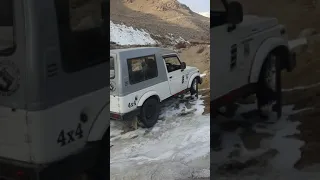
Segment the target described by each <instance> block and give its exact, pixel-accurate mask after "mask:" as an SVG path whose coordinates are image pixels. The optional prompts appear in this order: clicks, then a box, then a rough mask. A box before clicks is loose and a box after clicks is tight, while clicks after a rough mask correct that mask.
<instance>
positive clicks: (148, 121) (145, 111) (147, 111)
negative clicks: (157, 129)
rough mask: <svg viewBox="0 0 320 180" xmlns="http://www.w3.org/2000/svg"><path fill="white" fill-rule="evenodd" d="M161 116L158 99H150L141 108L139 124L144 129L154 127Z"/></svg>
mask: <svg viewBox="0 0 320 180" xmlns="http://www.w3.org/2000/svg"><path fill="white" fill-rule="evenodd" d="M159 114H160V102H159V101H158V99H156V98H153V97H151V98H149V99H147V100H146V101H145V102H144V103H143V106H142V107H141V111H140V115H139V122H140V123H139V124H140V125H141V126H142V127H146V128H150V127H153V126H154V125H155V124H156V123H157V122H158V118H159Z"/></svg>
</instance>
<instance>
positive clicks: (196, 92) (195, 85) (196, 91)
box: [190, 78, 199, 98]
mask: <svg viewBox="0 0 320 180" xmlns="http://www.w3.org/2000/svg"><path fill="white" fill-rule="evenodd" d="M190 93H191V95H196V97H197V98H198V96H199V81H198V78H194V79H193V80H192V83H191V87H190Z"/></svg>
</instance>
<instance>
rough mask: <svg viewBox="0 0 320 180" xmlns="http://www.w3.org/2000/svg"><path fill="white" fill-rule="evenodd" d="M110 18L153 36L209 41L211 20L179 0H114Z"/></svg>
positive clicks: (112, 0) (111, 3)
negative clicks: (171, 35)
mask: <svg viewBox="0 0 320 180" xmlns="http://www.w3.org/2000/svg"><path fill="white" fill-rule="evenodd" d="M110 19H111V21H113V22H114V23H117V24H121V23H123V24H125V25H127V26H132V27H134V28H142V29H145V30H147V31H149V32H150V33H152V34H153V35H161V36H164V35H167V34H168V33H172V34H174V35H175V36H176V37H179V36H181V37H182V38H184V39H186V40H206V41H209V37H210V35H209V24H210V19H209V18H206V17H204V16H201V15H199V14H197V13H194V12H192V11H191V10H190V9H189V8H188V7H187V6H186V5H183V4H181V3H179V2H178V1H177V0H111V1H110Z"/></svg>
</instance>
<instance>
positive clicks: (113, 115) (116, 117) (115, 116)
mask: <svg viewBox="0 0 320 180" xmlns="http://www.w3.org/2000/svg"><path fill="white" fill-rule="evenodd" d="M139 114H140V108H139V107H138V108H137V109H135V110H133V111H130V112H128V113H116V112H112V111H111V112H110V119H111V120H130V119H132V118H133V117H135V116H137V115H139Z"/></svg>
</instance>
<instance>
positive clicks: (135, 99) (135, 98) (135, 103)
mask: <svg viewBox="0 0 320 180" xmlns="http://www.w3.org/2000/svg"><path fill="white" fill-rule="evenodd" d="M137 102H138V96H136V97H134V101H133V102H131V103H129V104H128V108H132V107H134V106H136V105H137Z"/></svg>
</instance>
